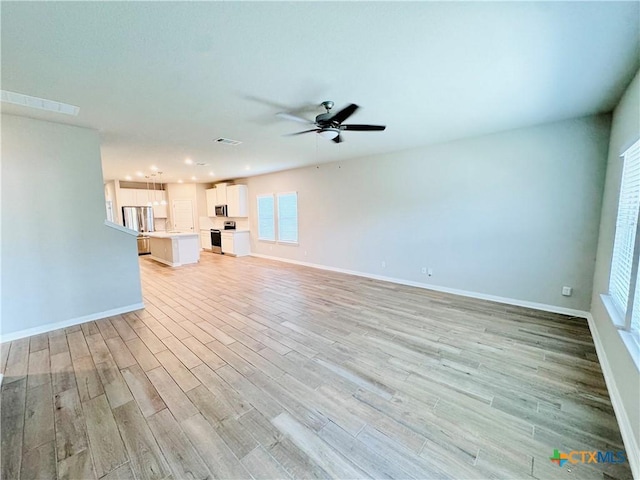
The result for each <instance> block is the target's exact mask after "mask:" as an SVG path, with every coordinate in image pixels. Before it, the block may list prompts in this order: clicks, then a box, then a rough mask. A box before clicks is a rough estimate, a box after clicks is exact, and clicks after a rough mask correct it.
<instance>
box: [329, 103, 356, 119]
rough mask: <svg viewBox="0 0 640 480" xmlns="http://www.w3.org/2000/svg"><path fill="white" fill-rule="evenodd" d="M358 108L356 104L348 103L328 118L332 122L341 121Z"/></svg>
mask: <svg viewBox="0 0 640 480" xmlns="http://www.w3.org/2000/svg"><path fill="white" fill-rule="evenodd" d="M358 108H360V107H358V105H356V104H355V103H352V104H351V105H348V106H346V107H344V108H343V109H342V110H340V111H339V112H338V113H336V114H335V115H334V116H333V117H331V119H330V120H331V121H332V122H338V123H342V122H344V121H345V120H346V119H347V118H349V117H350V116H351V115H353V113H354V112H355V111H356V110H357V109H358Z"/></svg>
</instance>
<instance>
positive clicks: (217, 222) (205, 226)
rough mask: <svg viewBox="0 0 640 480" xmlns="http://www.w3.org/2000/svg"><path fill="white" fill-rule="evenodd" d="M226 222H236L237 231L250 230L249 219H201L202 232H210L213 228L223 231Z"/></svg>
mask: <svg viewBox="0 0 640 480" xmlns="http://www.w3.org/2000/svg"><path fill="white" fill-rule="evenodd" d="M225 220H235V222H236V230H249V219H248V218H232V217H229V218H224V217H220V218H218V217H213V218H211V217H199V221H200V230H210V229H212V228H219V229H220V230H223V229H224V222H225Z"/></svg>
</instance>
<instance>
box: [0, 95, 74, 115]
mask: <svg viewBox="0 0 640 480" xmlns="http://www.w3.org/2000/svg"><path fill="white" fill-rule="evenodd" d="M1 99H2V101H3V102H6V103H13V104H14V105H20V106H23V107H31V108H38V109H40V110H47V111H49V112H55V113H64V114H66V115H74V116H75V115H78V113H79V112H80V107H76V106H75V105H69V104H68V103H62V102H56V101H55V100H47V99H46V98H40V97H32V96H30V95H25V94H23V93H16V92H9V91H7V90H2V96H1Z"/></svg>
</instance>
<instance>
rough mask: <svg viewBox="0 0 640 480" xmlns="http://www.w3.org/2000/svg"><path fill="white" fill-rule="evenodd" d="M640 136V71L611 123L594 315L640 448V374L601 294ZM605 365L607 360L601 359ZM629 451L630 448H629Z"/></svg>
mask: <svg viewBox="0 0 640 480" xmlns="http://www.w3.org/2000/svg"><path fill="white" fill-rule="evenodd" d="M639 137H640V72H639V73H638V74H636V76H635V78H634V80H633V82H632V83H631V85H630V86H629V87H628V89H627V91H626V92H625V94H624V96H623V97H622V99H621V101H620V103H619V104H618V106H617V107H616V109H615V111H614V114H613V120H612V124H611V140H610V143H609V162H608V166H607V177H606V183H605V189H604V198H603V202H602V219H601V221H600V237H599V242H598V254H597V259H596V269H595V275H594V280H593V296H592V303H591V314H592V316H593V320H594V324H595V327H596V333H597V335H598V337H599V338H600V342H601V343H602V347H603V350H604V353H605V356H606V359H604V360H605V361H606V362H607V363H608V364H609V366H610V368H611V372H612V373H613V380H614V382H615V386H616V388H617V389H618V391H619V393H620V398H621V401H622V404H623V406H624V410H625V411H626V415H627V417H628V418H629V423H630V426H631V428H632V431H633V435H634V437H635V441H636V445H640V400H639V392H640V374H639V373H638V370H637V369H636V366H635V365H634V363H633V359H632V358H631V355H630V354H629V352H628V350H627V349H626V348H625V346H624V344H623V342H622V340H621V339H620V336H619V335H618V331H617V330H616V328H615V327H614V326H613V324H612V322H611V319H610V317H609V315H608V313H607V311H606V309H605V307H604V305H603V304H602V300H601V298H600V295H601V294H603V293H607V292H608V291H609V275H610V273H611V256H612V254H613V240H614V236H615V228H616V213H617V211H618V195H619V193H620V179H621V178H622V165H623V162H622V160H621V159H620V155H621V154H622V153H624V151H625V150H626V149H627V148H628V147H630V146H631V145H632V144H633V143H634V142H635V141H636V140H638V138H639ZM600 361H601V362H602V361H603V359H602V358H601V359H600ZM627 448H629V446H627Z"/></svg>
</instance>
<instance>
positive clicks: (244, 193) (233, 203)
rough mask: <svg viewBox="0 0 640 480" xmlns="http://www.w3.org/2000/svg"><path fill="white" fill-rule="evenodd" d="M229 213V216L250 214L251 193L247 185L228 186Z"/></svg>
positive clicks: (246, 215)
mask: <svg viewBox="0 0 640 480" xmlns="http://www.w3.org/2000/svg"><path fill="white" fill-rule="evenodd" d="M227 207H228V210H227V215H228V216H229V217H236V218H238V217H248V216H249V193H248V189H247V186H246V185H229V186H228V187H227Z"/></svg>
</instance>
